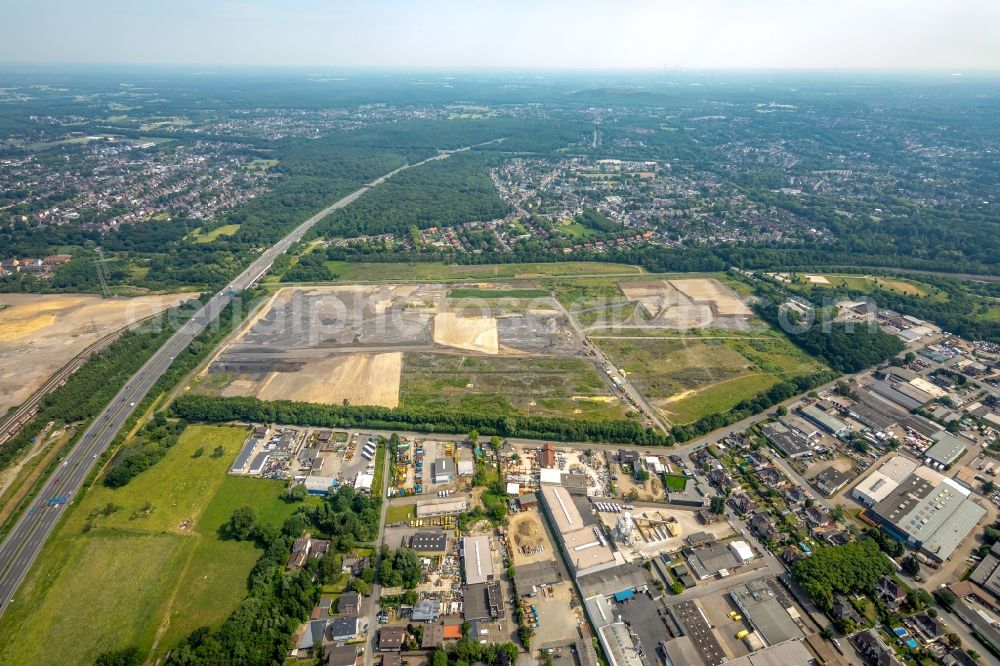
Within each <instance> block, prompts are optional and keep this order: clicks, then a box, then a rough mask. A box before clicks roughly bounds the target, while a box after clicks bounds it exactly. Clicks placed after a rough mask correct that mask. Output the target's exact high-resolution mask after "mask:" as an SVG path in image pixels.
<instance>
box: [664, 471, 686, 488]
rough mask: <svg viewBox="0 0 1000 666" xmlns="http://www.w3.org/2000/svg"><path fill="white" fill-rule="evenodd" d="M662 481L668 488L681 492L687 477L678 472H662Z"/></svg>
mask: <svg viewBox="0 0 1000 666" xmlns="http://www.w3.org/2000/svg"><path fill="white" fill-rule="evenodd" d="M663 483H664V485H665V486H666V487H667V489H668V490H673V491H677V492H683V491H684V487H685V486H687V477H686V476H681V475H679V474H664V475H663Z"/></svg>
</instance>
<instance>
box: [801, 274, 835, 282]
mask: <svg viewBox="0 0 1000 666" xmlns="http://www.w3.org/2000/svg"><path fill="white" fill-rule="evenodd" d="M806 279H807V280H809V281H810V282H812V283H813V284H830V281H829V280H827V279H826V278H825V277H823V276H822V275H807V276H806Z"/></svg>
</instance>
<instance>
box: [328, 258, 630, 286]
mask: <svg viewBox="0 0 1000 666" xmlns="http://www.w3.org/2000/svg"><path fill="white" fill-rule="evenodd" d="M326 265H327V267H328V268H329V269H330V271H331V272H332V273H333V274H335V275H337V281H338V282H348V283H349V282H371V281H394V280H395V281H405V280H420V281H441V282H448V281H454V280H475V279H496V278H522V277H523V278H536V277H552V276H563V275H606V274H609V273H610V274H635V275H639V274H640V273H642V269H640V268H639V267H637V266H629V265H627V264H605V263H601V262H589V261H566V262H556V263H550V264H482V265H479V266H465V265H460V264H442V263H431V262H428V263H422V262H417V263H412V264H402V263H401V264H378V263H354V262H348V261H328V262H327V263H326Z"/></svg>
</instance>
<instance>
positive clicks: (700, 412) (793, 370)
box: [594, 335, 821, 423]
mask: <svg viewBox="0 0 1000 666" xmlns="http://www.w3.org/2000/svg"><path fill="white" fill-rule="evenodd" d="M594 341H595V342H596V343H597V344H598V346H600V347H601V349H603V350H604V351H605V352H606V353H607V354H608V356H609V357H610V358H611V359H613V360H614V362H615V364H616V365H617V366H618V367H619V368H620V369H623V370H625V372H626V373H627V374H628V376H629V377H630V379H631V380H632V381H633V382H634V383H635V384H636V386H637V387H638V388H639V390H640V391H642V392H643V393H644V394H645V395H646V397H647V398H648V399H649V400H650V401H651V402H652V403H653V404H654V405H655V406H656V407H657V408H658V409H659V410H660V411H661V412H662V413H663V414H664V416H665V417H666V418H667V419H669V420H670V421H671V422H674V423H689V422H691V421H694V420H697V419H698V418H700V417H701V416H705V415H707V414H711V413H715V412H720V411H726V410H728V409H731V408H732V407H733V406H735V405H736V404H737V403H739V402H740V401H741V400H743V399H745V398H749V397H751V396H753V395H754V394H756V393H759V392H761V391H764V390H766V389H768V388H770V387H771V386H773V385H774V384H775V383H776V382H777V381H779V379H780V378H782V377H791V376H796V375H801V374H808V373H810V372H813V371H816V370H818V369H819V368H820V367H821V366H820V365H819V363H818V362H816V361H814V360H813V359H811V358H809V357H808V356H807V355H805V354H804V353H803V352H801V351H800V350H798V349H797V348H796V347H794V346H793V345H792V344H791V343H790V342H788V341H787V340H784V339H783V338H780V337H777V336H775V335H769V336H767V335H765V336H760V337H746V338H741V337H733V336H722V337H719V338H716V339H713V338H707V337H705V338H701V337H699V338H674V339H670V338H649V339H641V338H640V339H635V338H631V337H630V338H623V337H614V336H607V337H600V338H595V340H594Z"/></svg>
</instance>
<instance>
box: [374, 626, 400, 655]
mask: <svg viewBox="0 0 1000 666" xmlns="http://www.w3.org/2000/svg"><path fill="white" fill-rule="evenodd" d="M405 642H406V627H382V628H381V629H379V631H378V649H379V652H399V651H400V650H402V649H403V643H405Z"/></svg>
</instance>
